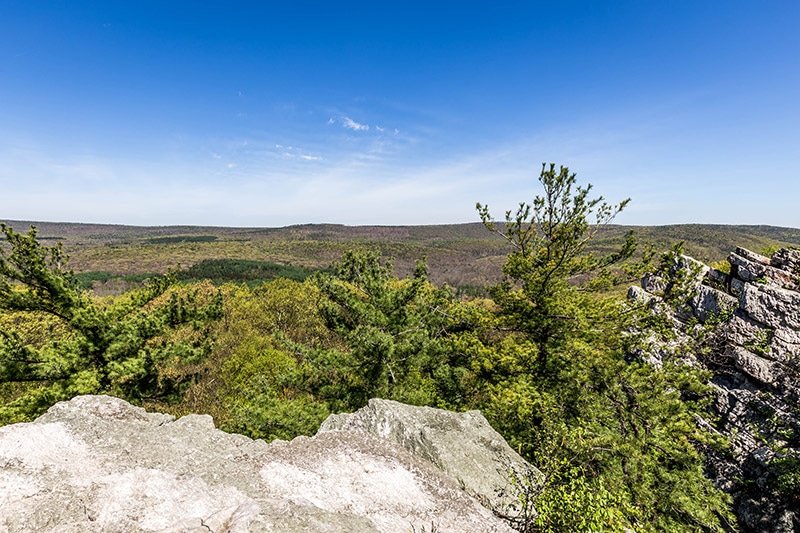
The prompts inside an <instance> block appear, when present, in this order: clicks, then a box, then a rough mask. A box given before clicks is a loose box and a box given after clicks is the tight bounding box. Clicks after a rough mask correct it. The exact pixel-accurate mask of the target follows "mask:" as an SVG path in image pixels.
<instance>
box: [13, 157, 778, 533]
mask: <svg viewBox="0 0 800 533" xmlns="http://www.w3.org/2000/svg"><path fill="white" fill-rule="evenodd" d="M539 179H540V182H541V187H542V189H541V193H540V194H539V195H538V196H536V197H535V199H534V200H533V202H532V203H531V204H520V206H519V208H518V209H517V210H516V211H510V212H508V213H506V216H505V220H504V221H500V222H496V221H494V218H493V216H492V213H491V211H490V210H489V208H488V207H487V206H482V205H480V204H479V205H478V206H477V209H478V216H479V217H480V219H481V222H482V231H483V232H484V233H485V235H486V236H487V238H486V239H487V242H491V243H492V244H491V247H493V249H494V250H501V249H502V250H504V251H505V252H504V256H503V261H502V266H501V269H500V270H498V272H497V275H496V276H494V278H493V279H492V282H491V283H488V284H487V286H485V287H481V290H480V291H474V290H473V291H469V290H464V287H461V288H458V287H454V286H452V285H449V284H447V283H443V282H436V281H434V280H432V279H431V275H430V273H429V267H428V265H427V264H426V261H425V260H424V259H423V257H422V255H425V254H420V257H419V258H418V259H419V261H417V262H416V264H415V265H414V266H413V267H412V266H408V265H406V266H404V268H403V269H402V272H400V273H398V272H396V270H395V267H394V265H393V261H392V259H391V257H392V254H391V253H390V252H391V249H389V250H387V248H391V247H389V246H388V245H387V246H382V247H381V249H382V250H383V253H381V252H380V251H376V250H372V249H370V248H371V247H369V246H367V247H365V246H358V245H356V246H352V244H353V243H352V241H342V242H339V243H337V244H336V246H333V247H329V248H328V249H327V251H326V253H334V252H335V253H336V254H338V257H337V259H336V261H334V262H333V264H332V265H331V263H330V262H328V263H327V265H319V264H312V263H310V262H309V263H308V264H297V262H295V266H294V267H288V266H286V264H285V263H281V262H280V258H279V257H274V256H273V257H269V258H267V257H260V258H256V259H254V258H253V257H252V255H249V256H248V255H245V254H236V253H235V252H234V253H232V254H231V255H230V256H229V257H235V258H236V259H235V260H234V259H225V260H219V258H216V259H215V258H206V261H205V262H203V261H197V262H196V263H194V266H192V267H191V268H188V269H179V270H176V271H171V272H168V273H166V274H163V275H158V276H156V275H148V276H143V277H141V278H137V277H135V276H134V277H131V278H129V279H127V280H126V283H127V284H126V285H124V287H123V288H124V289H129V290H124V291H122V292H121V294H111V295H106V296H102V295H99V294H98V293H97V292H92V291H91V290H90V289H91V288H92V287H95V288H96V287H98V284H99V285H102V284H103V283H106V282H108V281H109V279H108V278H106V279H103V274H102V273H101V272H102V271H99V270H97V271H91V272H90V269H86V268H85V267H84V274H75V273H74V272H73V270H72V268H73V266H72V263H70V262H68V258H67V256H66V254H65V252H64V248H63V246H62V245H61V244H59V243H50V242H48V241H49V239H42V238H41V235H40V233H39V231H38V230H37V229H36V228H31V229H29V230H25V229H22V230H21V231H18V229H20V228H13V227H12V226H10V225H6V224H3V225H2V226H1V227H2V233H3V237H4V243H3V244H2V246H0V397H2V400H3V401H2V405H1V406H0V423H2V424H9V423H15V422H21V421H28V420H31V419H33V418H35V417H36V416H38V415H39V414H41V413H42V412H43V411H44V410H46V409H47V408H48V407H49V406H50V405H52V404H53V403H55V402H57V401H60V400H64V399H68V398H70V397H72V396H75V395H78V394H111V395H115V396H118V397H121V398H124V399H126V400H128V401H131V402H133V403H136V404H138V405H142V406H145V407H146V408H148V409H158V410H161V411H166V412H171V413H173V414H176V415H182V414H187V413H208V414H211V415H212V416H213V417H214V420H215V422H216V424H217V425H218V426H219V427H220V428H222V429H224V430H226V431H230V432H238V433H243V434H246V435H249V436H251V437H255V438H263V439H267V440H271V439H276V438H280V439H291V438H293V437H295V436H297V435H309V434H313V433H314V432H315V431H316V429H317V427H318V426H319V425H320V423H321V422H322V421H323V420H324V419H325V418H326V417H327V416H328V415H329V414H331V413H336V412H345V411H354V410H356V409H358V408H360V407H362V406H363V405H364V404H365V403H366V402H367V401H368V400H369V399H370V398H374V397H380V398H389V399H394V400H398V401H401V402H405V403H409V404H415V405H430V406H435V407H441V408H445V409H451V410H468V409H480V410H481V411H482V412H483V413H484V415H485V416H486V417H487V418H488V419H489V421H490V422H491V424H492V425H493V426H494V427H495V428H496V429H497V430H498V431H499V432H500V433H501V434H502V435H503V436H504V437H505V438H506V439H507V441H508V442H509V443H510V444H511V446H512V447H513V448H515V449H517V450H518V451H519V452H520V453H521V454H522V455H523V456H524V457H525V458H526V459H528V460H529V461H530V462H531V463H533V464H534V465H536V466H537V467H538V468H539V469H540V470H541V471H542V473H543V475H542V477H541V478H536V479H527V478H525V477H523V476H518V475H517V476H515V474H514V473H510V474H509V475H511V476H515V486H516V487H517V489H518V492H519V502H520V504H519V509H517V512H516V513H513V516H511V515H510V516H508V517H507V518H508V519H509V520H510V521H511V522H512V523H513V524H514V526H515V527H516V528H517V529H518V530H520V531H528V532H534V531H536V532H539V531H541V532H545V531H547V532H550V531H552V532H556V531H623V530H624V529H625V528H630V529H633V530H635V531H723V530H731V529H735V519H734V518H733V517H732V515H731V512H730V510H729V506H730V502H729V499H728V497H727V496H726V495H725V494H723V493H722V492H720V491H718V490H716V489H715V488H714V487H713V486H712V484H711V483H710V481H709V480H708V479H707V478H706V477H705V475H704V455H703V452H704V450H707V449H709V448H713V449H714V450H715V451H716V452H717V453H725V447H726V443H725V442H724V441H723V440H721V439H720V438H719V437H716V436H714V435H712V434H711V433H709V432H707V431H705V430H703V429H701V428H700V427H698V425H697V424H696V417H697V416H698V415H703V416H706V415H705V414H704V409H705V404H706V402H707V401H708V400H709V397H710V392H709V390H708V388H707V386H706V385H705V382H706V381H707V376H706V375H705V374H704V373H703V372H701V371H699V370H696V369H694V368H692V367H691V366H688V365H685V364H681V363H682V361H683V357H682V356H683V354H682V352H681V350H684V349H685V350H702V349H703V346H702V342H703V341H702V335H698V338H697V340H696V344H695V345H692V346H683V347H681V348H680V349H676V350H675V353H674V356H673V360H671V361H670V360H669V358H667V360H666V361H665V362H664V364H663V365H662V366H661V367H658V368H657V367H655V366H652V365H650V364H648V363H646V362H645V361H643V359H642V355H641V354H643V353H644V351H643V350H644V348H645V347H646V344H647V343H651V342H653V341H654V339H655V340H662V341H668V340H669V339H670V336H671V330H670V328H669V327H668V324H666V322H665V319H664V317H661V316H659V315H657V314H654V313H652V311H651V309H649V308H647V307H646V306H641V307H639V306H637V304H634V303H631V302H627V301H626V300H625V299H624V298H622V297H620V296H619V294H620V291H619V290H617V289H616V288H617V287H623V286H627V284H629V283H631V282H632V281H634V280H636V279H637V278H638V277H639V276H640V275H641V274H642V273H643V272H645V271H648V270H654V269H664V270H669V269H670V267H671V266H672V265H673V264H674V262H675V260H676V253H678V252H677V251H674V250H673V251H671V252H670V251H666V252H664V253H661V250H668V248H669V246H664V247H661V248H660V250H658V252H659V253H656V250H655V249H654V248H653V247H641V246H637V242H636V239H637V236H636V232H623V233H620V232H619V231H616V230H614V231H613V232H612V231H611V230H610V229H609V228H611V226H610V223H611V222H612V221H613V220H614V217H615V216H616V215H617V214H618V213H619V212H620V211H621V210H622V209H624V207H625V206H626V204H627V201H624V202H621V203H620V204H616V205H611V204H607V203H605V202H604V201H603V200H602V198H593V197H592V191H591V187H590V186H586V187H581V186H579V185H578V184H577V182H576V178H575V175H574V174H571V173H569V171H568V169H566V168H563V167H562V168H558V169H557V168H555V167H554V166H549V167H543V169H542V173H541V175H540V178H539ZM387 231H388V230H387ZM708 231H711V232H713V231H717V230H714V229H713V228H711V229H709V230H708ZM720 231H721V230H720ZM185 233H186V235H184V239H183V240H180V239H179V238H176V237H174V236H158V235H156V236H151V237H148V238H149V239H155V241H154V242H151V243H150V244H152V245H155V246H162V245H177V246H188V247H192V246H195V247H203V246H207V245H212V244H214V243H215V241H216V240H217V239H216V237H214V238H211V237H208V236H205V237H203V236H202V235H200V236H199V237H203V238H198V236H197V235H195V236H194V237H192V236H191V235H189V233H190V232H189V231H188V230H187V231H186V232H185ZM187 235H188V236H187ZM783 237H784V238H785V237H786V235H784V236H783ZM789 237H790V238H791V236H789ZM776 238H777V237H776ZM158 239H161V240H158ZM651 240H652V239H651ZM612 241H616V242H614V243H612ZM230 242H233V241H230ZM314 242H318V241H314ZM465 242H472V243H473V244H474V243H475V241H465ZM770 242H772V241H770ZM348 243H349V244H350V245H351V246H349V247H348V246H345V245H346V244H348ZM106 244H107V243H106ZM357 244H358V243H357ZM362 244H363V243H362ZM612 244H613V246H612ZM453 245H454V244H453V243H449V244H447V246H453ZM231 246H232V247H233V245H231ZM287 248H288V245H287ZM106 249H107V250H108V249H109V248H106ZM231 249H232V250H233V248H231ZM331 250H333V252H331ZM387 252H389V253H387ZM403 252H404V254H407V253H408V249H404V250H403ZM473 252H474V249H473V250H472V251H470V249H469V246H467V250H466V252H465V253H467V254H469V253H473ZM91 253H94V252H91ZM91 253H84V254H83V259H82V261H84V263H83V264H84V266H85V265H86V264H88V263H87V261H88V259H87V257H88V256H90V255H91ZM310 253H312V254H313V250H312V251H311V252H310ZM287 254H288V251H287ZM79 255H80V254H79ZM477 255H480V254H477ZM712 258H713V257H712ZM720 258H721V257H720ZM265 259H271V260H272V261H265ZM175 262H180V261H175ZM175 262H173V264H174V263H175ZM322 266H327V267H328V268H320V267H322ZM159 268H160V267H159ZM154 270H158V269H154ZM87 272H89V273H88V274H87ZM123 274H124V273H121V272H119V271H118V272H117V273H116V274H114V275H113V276H112V275H111V274H109V277H116V279H120V278H119V276H121V275H123ZM126 275H128V276H131V275H133V273H128V274H126ZM144 277H146V278H147V280H146V281H142V279H143V278H144ZM231 280H234V281H231ZM264 280H267V281H264ZM473 281H474V279H470V283H472V282H473ZM467 285H469V286H472V285H470V284H467ZM459 289H460V290H459ZM118 292H120V291H118ZM672 297H673V300H674V303H675V304H676V305H680V298H681V297H682V295H681V294H680V291H675V293H674V294H673V295H672ZM534 509H535V511H534Z"/></svg>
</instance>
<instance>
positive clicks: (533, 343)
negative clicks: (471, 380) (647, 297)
mask: <svg viewBox="0 0 800 533" xmlns="http://www.w3.org/2000/svg"><path fill="white" fill-rule="evenodd" d="M539 179H540V182H541V183H542V186H543V188H544V194H543V196H538V197H536V198H535V199H534V201H533V204H532V205H527V204H520V207H519V208H518V210H517V212H516V214H515V215H513V216H512V214H511V212H510V211H509V212H507V213H506V222H505V226H504V228H503V229H499V228H498V227H497V226H496V225H495V223H494V222H493V221H492V220H491V218H490V215H489V211H488V208H486V207H484V206H481V205H480V204H478V211H479V213H480V216H481V219H482V221H483V222H484V224H485V225H486V226H487V227H488V229H489V230H491V231H493V232H495V233H498V234H500V235H502V236H503V237H505V238H506V240H507V241H508V242H509V243H510V244H511V245H512V252H511V254H510V255H509V257H508V260H507V262H506V264H505V266H504V269H503V271H504V280H503V282H502V283H501V284H499V285H497V286H495V287H493V288H491V289H490V293H491V295H492V297H493V300H494V303H495V304H496V305H497V311H496V314H497V321H498V322H497V324H498V326H499V328H498V329H499V331H500V333H501V335H500V337H499V338H497V337H496V338H494V339H492V338H491V337H489V336H485V338H484V339H480V340H478V341H476V343H474V344H473V346H472V347H471V351H472V353H473V354H475V356H476V357H481V358H485V359H487V360H485V361H483V362H481V366H482V367H483V368H485V369H488V370H489V372H488V373H487V374H486V379H487V381H488V383H489V384H488V386H487V387H486V390H487V391H488V393H489V394H488V399H486V400H484V402H485V403H484V404H483V405H482V406H481V407H482V409H483V410H484V413H485V414H486V415H487V417H488V418H489V419H490V421H491V422H492V423H493V425H495V427H496V428H497V429H498V430H499V431H500V432H501V433H502V434H504V435H505V436H506V438H507V439H508V440H509V442H510V444H512V446H514V447H516V448H518V449H520V450H521V451H522V452H523V454H524V455H526V456H527V457H528V458H529V459H530V460H531V461H532V463H533V464H535V465H536V466H538V467H539V468H540V469H541V470H542V471H543V472H544V475H545V478H544V480H532V481H531V480H529V484H530V485H531V486H535V487H536V490H527V491H526V490H523V491H522V495H523V497H524V498H529V499H531V500H532V501H530V502H528V503H527V504H526V505H527V506H528V507H532V508H535V509H536V514H535V517H532V519H531V520H529V521H528V522H527V526H526V527H527V528H528V529H526V530H527V531H595V530H604V531H619V530H622V529H624V528H632V529H634V530H636V531H701V530H706V531H708V530H711V531H713V530H722V528H723V524H724V522H725V518H724V517H730V511H729V508H728V505H729V504H728V501H727V499H726V497H725V496H724V495H723V494H722V493H721V492H719V491H717V490H715V489H714V487H713V486H712V484H711V482H710V481H709V480H708V479H707V478H706V477H705V476H704V471H703V464H704V460H703V456H702V454H701V453H700V452H699V451H698V448H697V447H696V446H701V447H702V446H718V445H720V443H718V442H716V441H715V439H714V438H712V436H711V435H710V434H708V433H706V432H705V431H703V430H702V429H700V428H699V427H698V426H697V425H696V423H695V416H696V415H697V414H698V413H700V412H702V406H703V403H704V401H705V399H706V398H707V396H708V390H707V388H706V387H705V386H704V385H703V383H704V380H705V379H706V378H707V376H705V375H703V374H702V373H699V372H697V371H695V370H693V369H691V368H689V367H687V366H682V365H676V364H672V363H671V362H670V361H666V362H665V364H664V365H663V366H662V367H661V368H656V367H654V366H651V365H648V364H644V363H642V362H638V361H636V360H632V361H629V362H628V361H626V359H625V357H626V354H627V353H628V351H629V350H631V349H632V348H634V347H635V346H632V343H634V344H635V342H636V341H637V339H639V338H642V337H643V336H646V335H647V331H648V330H649V328H650V327H651V326H652V325H654V324H657V321H656V322H653V321H652V318H651V316H650V314H649V312H648V311H647V310H646V309H636V308H632V307H630V306H629V305H627V304H625V303H623V302H619V301H617V300H616V299H613V298H607V297H602V296H600V295H595V294H592V291H591V289H592V288H594V287H596V286H598V284H597V282H596V281H595V279H596V278H597V277H598V276H599V277H601V278H602V277H604V276H608V270H605V269H606V268H607V267H608V266H609V265H611V264H613V263H615V262H618V261H620V260H623V259H625V258H628V257H630V256H631V254H632V252H633V249H634V246H635V241H634V240H633V237H632V236H631V235H629V236H628V237H627V239H626V241H625V243H624V244H623V246H622V248H621V249H619V250H618V251H616V252H612V253H609V254H606V255H604V256H600V257H598V256H595V255H594V254H592V253H590V252H588V251H587V248H588V246H589V242H590V241H591V239H592V238H593V237H594V236H595V235H596V234H597V231H598V228H599V227H600V226H602V225H604V224H607V223H609V222H610V221H611V220H612V219H613V217H614V216H615V215H616V214H617V213H618V212H619V211H620V210H621V209H622V208H624V207H625V205H626V204H627V201H625V202H622V203H620V204H618V205H616V206H611V205H608V204H606V203H604V202H603V201H602V198H597V199H589V197H588V194H589V191H590V189H591V187H590V186H587V187H577V186H576V185H575V175H574V174H570V173H569V171H568V170H567V169H566V168H564V167H562V168H561V169H560V172H556V171H555V167H554V165H551V166H550V168H549V169H547V168H546V167H543V169H542V174H541V176H540V178H539ZM590 215H594V218H595V224H594V225H591V224H589V222H588V217H589V216H590ZM681 258H682V255H681V253H680V250H676V251H674V252H673V254H671V255H669V257H668V258H665V260H664V262H663V263H662V264H663V266H664V268H668V269H672V271H673V273H674V272H677V271H678V270H677V268H676V267H677V261H679V260H680V259H681ZM686 275H687V279H685V280H678V281H677V282H676V283H675V284H674V285H673V286H670V287H669V289H668V292H669V295H671V296H672V297H673V298H674V299H680V298H682V297H684V296H685V295H684V294H683V289H684V287H685V286H688V284H689V281H690V280H689V279H688V276H690V275H691V274H690V273H689V274H686ZM599 285H600V286H602V285H603V284H599ZM632 331H639V332H640V333H639V335H630V334H627V333H625V332H632ZM475 344H488V346H486V347H485V348H480V347H478V346H476V345H475ZM523 486H524V483H523Z"/></svg>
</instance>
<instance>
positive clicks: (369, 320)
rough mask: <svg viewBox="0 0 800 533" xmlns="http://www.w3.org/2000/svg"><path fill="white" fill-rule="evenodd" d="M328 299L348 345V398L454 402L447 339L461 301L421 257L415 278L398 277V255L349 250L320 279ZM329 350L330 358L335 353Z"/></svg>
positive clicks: (341, 365) (325, 303)
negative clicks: (435, 281) (431, 275)
mask: <svg viewBox="0 0 800 533" xmlns="http://www.w3.org/2000/svg"><path fill="white" fill-rule="evenodd" d="M315 282H316V284H317V285H318V286H319V288H320V290H321V291H322V293H323V294H324V295H325V296H326V299H323V300H321V302H320V304H321V312H322V316H323V317H324V318H325V321H326V324H327V325H328V327H329V328H330V329H331V330H332V331H334V332H336V333H337V334H338V335H340V336H341V338H342V339H343V340H344V342H345V343H346V344H347V346H348V347H349V349H350V351H349V353H348V354H347V356H346V357H336V356H334V358H335V359H338V361H337V365H338V369H337V372H339V373H344V374H345V375H344V376H341V375H340V376H339V378H338V379H342V378H345V377H346V379H344V381H343V383H347V386H346V387H344V388H342V389H341V391H340V392H341V394H344V395H345V396H344V397H343V398H342V400H343V401H344V403H345V404H347V405H349V406H351V407H359V406H361V405H364V404H365V403H366V402H367V400H369V399H370V398H373V397H381V398H389V399H394V400H398V401H402V402H405V403H410V404H414V405H440V404H441V403H442V402H446V401H448V400H454V399H455V398H454V397H455V396H457V393H456V392H455V391H454V390H453V388H456V387H457V386H456V385H455V384H454V380H457V378H456V377H454V374H458V370H457V368H453V366H452V365H451V364H450V363H451V361H449V360H448V359H447V350H446V348H447V344H446V339H447V336H448V333H449V329H450V328H451V327H452V326H453V324H454V322H455V321H454V317H453V316H452V315H450V313H449V311H450V308H451V306H453V304H454V303H455V301H456V300H455V298H454V296H453V293H452V291H450V290H449V289H448V288H447V287H443V288H436V287H434V286H433V285H431V284H430V283H429V282H428V280H427V269H426V267H425V265H424V264H423V263H418V264H417V268H416V269H415V271H414V275H413V277H411V278H408V279H403V280H398V279H397V278H395V277H394V276H393V274H392V264H391V261H387V262H386V263H384V264H382V263H381V256H380V254H379V253H377V252H369V251H368V252H347V253H345V255H344V257H343V258H342V261H341V262H340V263H338V264H337V265H336V266H335V274H334V275H329V274H320V275H319V276H317V277H316V278H315ZM331 356H332V354H327V355H325V357H323V358H322V359H323V360H322V361H321V362H322V363H323V365H325V366H328V368H329V370H332V369H331V368H330V365H329V364H328V363H327V362H326V361H324V360H325V359H330V357H331Z"/></svg>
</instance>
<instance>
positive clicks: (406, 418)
mask: <svg viewBox="0 0 800 533" xmlns="http://www.w3.org/2000/svg"><path fill="white" fill-rule="evenodd" d="M329 431H351V432H352V431H355V432H364V433H368V434H371V435H375V436H377V437H381V438H382V439H387V440H390V441H392V442H394V443H396V444H399V445H400V446H402V447H403V448H405V449H406V450H408V451H409V452H411V453H412V454H414V455H415V456H417V457H421V458H424V459H427V460H428V461H430V462H431V463H433V464H434V465H436V466H437V467H438V468H439V469H441V470H443V471H444V472H446V473H447V474H449V475H450V476H451V477H452V478H454V479H455V480H456V481H457V482H458V483H459V485H460V486H461V487H463V488H464V490H466V491H467V492H468V493H469V494H470V495H472V496H474V497H475V498H477V499H478V500H480V501H481V502H482V503H483V504H484V505H485V506H487V507H488V508H490V509H492V510H493V511H497V512H498V513H500V514H502V515H503V516H507V515H510V514H513V513H514V510H513V506H514V504H515V503H517V501H516V499H515V498H514V495H515V492H514V486H513V483H512V481H511V480H512V476H514V477H525V478H526V479H530V480H537V479H540V478H541V477H542V474H541V473H540V472H539V471H538V470H537V469H535V468H533V467H532V466H531V465H530V464H529V463H528V462H527V461H525V460H524V459H523V458H522V457H520V455H519V454H518V453H517V452H515V451H514V450H512V449H511V447H510V446H509V445H508V443H506V441H505V440H504V439H503V437H501V436H500V434H499V433H497V432H496V431H495V430H494V429H492V427H491V426H490V425H489V422H487V421H486V418H484V416H483V415H482V414H481V413H480V411H468V412H466V413H453V412H450V411H443V410H441V409H434V408H431V407H413V406H410V405H404V404H402V403H398V402H394V401H391V400H379V399H373V400H370V401H369V404H368V405H367V406H365V407H363V408H361V409H359V410H358V411H356V412H355V413H352V414H339V415H331V416H330V417H328V419H327V420H326V421H325V422H323V424H322V426H321V427H320V429H319V431H318V432H317V435H322V434H324V433H326V432H329ZM466 435H468V436H469V438H464V437H465V436H466Z"/></svg>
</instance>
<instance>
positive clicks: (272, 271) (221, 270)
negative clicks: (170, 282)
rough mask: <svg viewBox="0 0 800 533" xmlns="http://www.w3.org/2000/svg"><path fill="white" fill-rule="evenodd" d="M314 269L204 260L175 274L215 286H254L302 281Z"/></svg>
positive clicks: (184, 278) (261, 263)
mask: <svg viewBox="0 0 800 533" xmlns="http://www.w3.org/2000/svg"><path fill="white" fill-rule="evenodd" d="M313 272H315V270H314V269H310V268H305V267H297V266H291V265H279V264H276V263H270V262H266V261H252V260H246V259H206V260H204V261H200V262H199V263H196V264H194V265H192V266H191V267H189V268H187V269H185V270H180V271H178V272H176V273H175V277H176V278H177V279H179V280H184V281H185V280H202V279H208V280H211V281H212V282H214V283H216V284H222V283H227V282H236V283H240V282H243V281H244V282H247V283H248V284H251V285H255V284H257V283H261V282H263V281H266V280H271V279H276V278H287V279H293V280H295V281H303V280H304V279H306V278H308V277H309V276H310V275H311V274H312V273H313Z"/></svg>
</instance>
